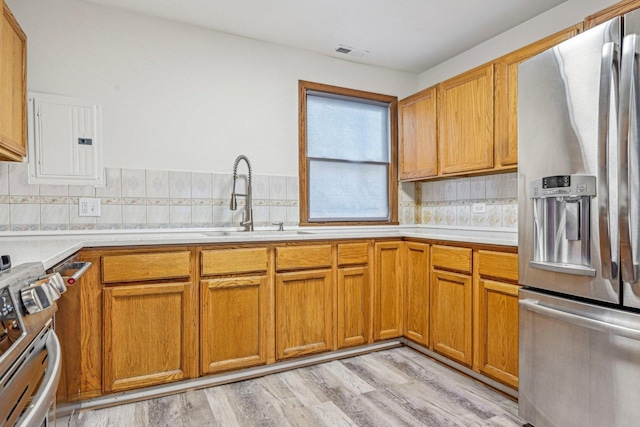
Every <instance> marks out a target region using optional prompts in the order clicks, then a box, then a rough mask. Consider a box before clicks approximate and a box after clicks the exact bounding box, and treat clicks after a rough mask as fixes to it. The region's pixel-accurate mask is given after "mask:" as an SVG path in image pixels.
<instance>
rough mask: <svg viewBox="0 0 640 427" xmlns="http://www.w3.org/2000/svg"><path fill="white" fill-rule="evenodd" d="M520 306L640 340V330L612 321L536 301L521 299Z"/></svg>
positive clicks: (590, 327)
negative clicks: (581, 314) (608, 321)
mask: <svg viewBox="0 0 640 427" xmlns="http://www.w3.org/2000/svg"><path fill="white" fill-rule="evenodd" d="M519 304H520V307H521V308H523V309H525V310H529V311H532V312H534V313H538V314H541V315H543V316H547V317H551V318H552V319H557V320H560V321H563V322H567V323H571V324H572V325H576V326H581V327H583V328H588V329H592V330H594V331H599V332H604V333H606V334H610V335H617V336H620V337H625V338H630V339H632V340H635V341H640V330H638V329H633V328H627V327H626V326H620V325H616V324H613V323H607V322H603V321H601V320H596V319H591V318H589V317H584V316H580V315H578V314H573V313H569V312H566V311H563V310H558V309H556V308H551V307H547V306H544V305H540V304H539V303H538V302H537V301H534V300H529V299H522V300H520V302H519Z"/></svg>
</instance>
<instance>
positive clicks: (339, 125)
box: [299, 81, 398, 225]
mask: <svg viewBox="0 0 640 427" xmlns="http://www.w3.org/2000/svg"><path fill="white" fill-rule="evenodd" d="M299 90H300V94H299V96H300V121H299V139H300V160H299V161H300V164H299V167H300V224H302V225H310V224H313V225H318V224H327V225H340V224H355V223H358V224H397V218H398V214H397V211H398V189H397V185H398V183H397V167H396V164H397V154H396V147H397V144H396V135H397V98H396V97H394V96H387V95H379V94H375V93H369V92H362V91H357V90H351V89H344V88H339V87H335V86H327V85H322V84H318V83H310V82H304V81H301V82H300V84H299Z"/></svg>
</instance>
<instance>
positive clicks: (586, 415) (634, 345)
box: [518, 290, 640, 427]
mask: <svg viewBox="0 0 640 427" xmlns="http://www.w3.org/2000/svg"><path fill="white" fill-rule="evenodd" d="M519 303H520V309H519V325H520V338H519V339H520V365H519V370H520V371H519V391H518V394H519V402H518V406H519V415H520V417H521V418H523V419H524V420H525V421H526V422H528V423H530V424H531V425H534V426H536V427H555V426H557V427H573V426H575V427H601V426H610V427H632V426H637V425H638V420H640V405H638V402H640V387H639V386H638V384H639V382H640V314H636V313H629V312H623V311H619V310H613V309H610V308H603V307H597V306H593V305H589V304H584V303H581V302H576V301H573V300H568V299H564V298H563V299H561V298H557V297H552V296H548V295H543V294H540V293H536V292H531V291H527V290H521V291H520V296H519Z"/></svg>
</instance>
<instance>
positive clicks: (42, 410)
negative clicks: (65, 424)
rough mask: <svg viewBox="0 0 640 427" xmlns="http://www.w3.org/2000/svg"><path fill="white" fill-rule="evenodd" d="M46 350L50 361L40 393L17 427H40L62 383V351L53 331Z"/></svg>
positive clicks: (49, 334)
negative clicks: (35, 426) (38, 426)
mask: <svg viewBox="0 0 640 427" xmlns="http://www.w3.org/2000/svg"><path fill="white" fill-rule="evenodd" d="M45 348H46V349H47V354H48V356H47V358H48V359H49V360H48V365H47V370H46V371H45V373H44V377H43V378H42V382H41V383H40V387H39V388H38V392H37V393H36V394H35V395H34V396H33V400H32V401H31V404H30V405H29V407H28V408H27V409H26V410H25V413H24V414H23V415H22V416H21V417H20V418H19V419H18V422H17V424H16V426H20V427H28V426H34V425H40V423H41V422H42V420H44V419H46V418H47V413H48V412H49V410H51V404H52V402H53V401H54V399H55V397H56V390H57V389H58V383H59V382H60V371H61V364H62V350H61V349H60V341H59V340H58V337H57V336H56V334H55V332H54V331H53V330H51V331H50V332H49V333H48V334H47V340H46V342H45Z"/></svg>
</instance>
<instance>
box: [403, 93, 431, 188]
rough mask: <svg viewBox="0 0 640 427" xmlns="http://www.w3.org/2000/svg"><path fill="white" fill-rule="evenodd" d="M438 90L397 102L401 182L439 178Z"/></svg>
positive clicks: (417, 94)
mask: <svg viewBox="0 0 640 427" xmlns="http://www.w3.org/2000/svg"><path fill="white" fill-rule="evenodd" d="M436 100H437V87H436V86H433V87H430V88H428V89H425V90H423V91H420V92H418V93H416V94H414V95H412V96H410V97H408V98H405V99H403V100H401V101H399V102H398V128H399V130H400V132H399V133H400V141H399V147H400V162H399V163H400V181H417V180H420V179H425V178H430V177H435V176H437V175H438V134H437V126H436V124H437V118H438V115H437V103H436Z"/></svg>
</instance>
